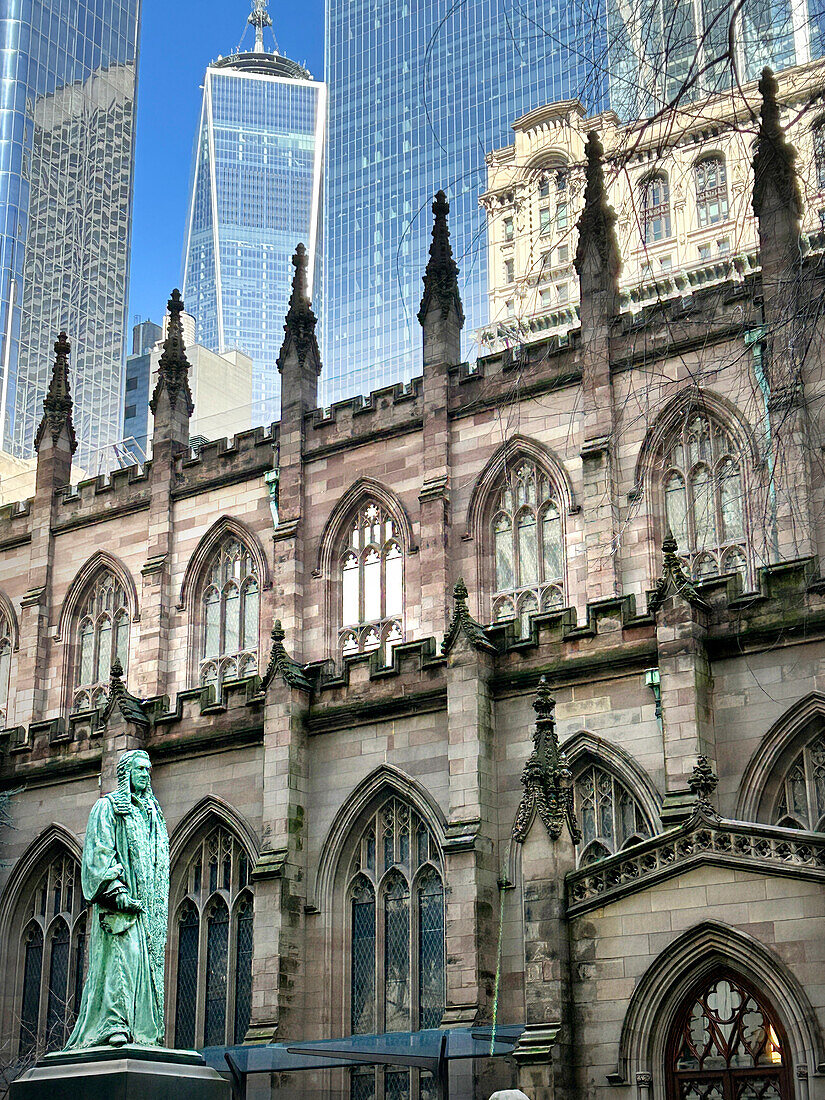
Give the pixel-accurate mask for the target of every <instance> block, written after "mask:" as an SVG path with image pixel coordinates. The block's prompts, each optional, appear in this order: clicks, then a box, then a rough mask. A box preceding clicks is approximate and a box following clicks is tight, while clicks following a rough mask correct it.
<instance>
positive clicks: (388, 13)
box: [321, 0, 605, 402]
mask: <svg viewBox="0 0 825 1100" xmlns="http://www.w3.org/2000/svg"><path fill="white" fill-rule="evenodd" d="M603 3H604V0H571V2H570V3H569V4H564V3H561V2H560V0H525V2H521V0H467V2H466V3H464V4H447V3H446V2H444V0H426V2H420V3H413V2H411V0H400V2H399V0H329V3H328V4H327V36H326V76H327V82H328V84H329V89H330V111H329V132H328V140H327V158H326V165H325V186H324V195H325V215H324V247H325V256H324V293H323V306H324V308H323V314H322V323H323V325H322V327H323V339H324V373H323V375H322V379H321V384H322V387H323V394H324V400H325V401H327V402H329V401H333V400H337V399H338V398H339V397H342V396H346V395H348V394H351V393H363V392H368V391H369V390H370V389H373V388H375V387H376V386H378V385H383V384H386V383H389V382H393V381H397V380H401V379H408V378H410V377H411V376H412V375H413V374H415V373H418V363H419V344H420V332H419V325H418V321H417V319H416V313H417V310H418V305H419V301H420V299H421V272H420V258H421V256H422V255H426V253H427V249H428V247H429V232H430V203H431V202H432V198H433V195H434V194H435V192H436V191H437V190H438V189H439V188H444V190H445V191H446V193H447V197H448V199H449V201H450V232H451V240H452V243H453V249H454V252H455V255H456V260H457V262H458V265H459V268H460V269H461V270H460V285H461V295H462V300H463V302H464V309H465V312H466V315H467V323H466V325H465V329H464V332H465V346H464V354H465V355H467V356H469V357H472V356H473V354H474V345H473V344H472V337H471V334H472V332H473V330H474V329H476V328H477V327H478V326H479V325H481V324H483V323H484V321H485V320H486V289H487V259H486V251H485V243H484V213H483V211H482V210H481V209H480V208H479V205H478V197H479V195H480V194H481V192H482V191H483V190H484V189H485V185H486V167H485V154H487V153H488V152H489V151H490V150H491V149H496V148H497V147H498V146H501V145H505V144H509V143H510V141H511V140H512V130H511V123H512V121H513V119H514V118H518V117H520V116H521V115H524V114H526V113H527V112H528V111H530V110H532V109H533V108H535V107H539V106H541V105H542V104H544V103H550V102H553V101H554V100H558V99H567V98H571V99H573V98H577V99H580V100H581V101H582V102H584V103H585V104H586V105H587V107H588V109H590V110H595V109H598V108H599V107H600V106H601V103H602V98H603V90H604V87H605V80H604V75H603V63H604V60H603V57H602V54H603V51H604V34H603V22H604V20H603ZM365 320H366V321H367V323H366V324H365Z"/></svg>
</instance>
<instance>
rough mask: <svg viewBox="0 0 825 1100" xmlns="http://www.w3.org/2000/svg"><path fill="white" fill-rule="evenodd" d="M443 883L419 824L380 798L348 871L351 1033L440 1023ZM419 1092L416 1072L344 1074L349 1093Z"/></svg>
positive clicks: (422, 1089) (401, 806)
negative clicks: (376, 1090)
mask: <svg viewBox="0 0 825 1100" xmlns="http://www.w3.org/2000/svg"><path fill="white" fill-rule="evenodd" d="M443 883H444V878H443V870H442V866H441V860H440V856H439V852H438V848H437V846H436V844H435V841H434V838H433V836H432V833H431V832H430V830H429V828H428V826H427V825H426V823H425V822H424V821H423V820H422V819H421V818H420V817H419V816H418V815H417V814H416V813H415V811H414V810H412V809H411V808H410V807H409V806H408V805H407V804H406V803H404V802H402V801H401V800H400V799H398V798H390V799H388V800H387V801H385V802H384V803H383V804H382V805H381V806H380V807H379V809H378V810H377V811H376V812H375V813H373V814H372V815H371V816H370V818H369V820H368V821H367V823H366V825H365V826H364V827H363V830H362V832H361V835H360V838H359V840H358V843H357V845H356V847H355V851H354V854H353V857H352V861H351V864H350V870H349V878H348V887H347V920H348V923H349V943H350V982H349V1024H350V1030H351V1032H352V1033H353V1034H356V1035H360V1034H369V1033H371V1032H374V1031H410V1030H413V1031H415V1030H418V1029H419V1028H430V1027H438V1026H439V1025H440V1023H441V1017H442V1015H443V1013H444V1005H445V998H446V991H445V976H444V885H443ZM376 1088H379V1089H380V1090H382V1091H380V1092H377V1093H376V1092H375V1091H374V1090H375V1089H376ZM392 1090H396V1091H395V1092H393V1091H392ZM397 1090H401V1091H397ZM425 1093H426V1082H425V1081H424V1079H423V1075H422V1074H420V1073H418V1071H416V1070H413V1071H411V1072H410V1073H407V1072H406V1071H404V1072H398V1071H393V1070H389V1069H388V1070H382V1069H378V1070H376V1071H372V1070H369V1071H367V1072H361V1071H357V1072H354V1073H353V1074H352V1077H351V1096H352V1097H360V1096H365V1097H371V1096H373V1095H376V1096H377V1095H383V1096H384V1098H385V1100H386V1097H388V1096H390V1095H398V1096H404V1097H409V1096H416V1097H419V1096H424V1095H425Z"/></svg>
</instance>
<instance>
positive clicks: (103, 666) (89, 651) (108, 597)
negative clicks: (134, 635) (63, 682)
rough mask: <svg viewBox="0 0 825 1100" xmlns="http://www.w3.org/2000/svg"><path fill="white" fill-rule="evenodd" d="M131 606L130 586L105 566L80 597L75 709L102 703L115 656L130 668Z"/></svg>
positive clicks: (77, 615) (74, 696) (75, 638)
mask: <svg viewBox="0 0 825 1100" xmlns="http://www.w3.org/2000/svg"><path fill="white" fill-rule="evenodd" d="M130 619H131V609H130V607H129V599H128V596H127V594H126V589H125V587H124V585H123V584H122V583H121V581H120V580H119V579H118V577H116V576H115V574H114V573H113V572H112V571H111V570H109V569H103V570H101V571H100V572H99V573H98V574H97V575H96V576H95V578H94V580H93V581H92V582H91V584H90V585H89V586H88V588H87V590H86V593H85V595H84V597H83V598H82V599H81V600H80V603H79V605H78V610H77V613H76V616H75V626H74V658H75V659H74V676H73V682H74V684H73V694H72V704H73V707H72V709H73V710H88V709H90V708H91V707H100V706H102V705H103V704H104V703H105V701H106V690H107V688H108V685H109V678H110V672H111V668H112V665H113V664H114V661H115V658H116V657H117V658H118V659H119V660H120V663H121V665H122V666H123V671H124V673H127V672H128V669H129V631H130Z"/></svg>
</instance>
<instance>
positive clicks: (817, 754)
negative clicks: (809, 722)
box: [773, 733, 825, 833]
mask: <svg viewBox="0 0 825 1100" xmlns="http://www.w3.org/2000/svg"><path fill="white" fill-rule="evenodd" d="M773 818H774V822H775V823H776V824H777V825H786V826H789V827H790V828H793V829H812V830H814V831H816V832H818V833H822V832H825V735H823V734H821V733H820V734H819V736H818V737H817V738H816V739H815V740H814V741H812V742H811V743H810V744H809V745H806V746H805V748H804V749H803V750H802V752H800V753H799V755H798V756H797V757H796V759H795V760H794V762H793V763H792V764H791V766H790V768H788V771H787V772H786V773H785V777H784V779H783V780H782V786H781V788H780V790H779V795H778V797H777V799H776V806H775V808H774V815H773Z"/></svg>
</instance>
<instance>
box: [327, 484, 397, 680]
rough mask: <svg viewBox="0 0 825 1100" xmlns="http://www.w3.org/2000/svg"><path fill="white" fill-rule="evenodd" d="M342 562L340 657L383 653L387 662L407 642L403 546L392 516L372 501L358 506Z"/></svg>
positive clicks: (348, 533) (350, 526) (348, 534)
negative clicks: (400, 643) (396, 649)
mask: <svg viewBox="0 0 825 1100" xmlns="http://www.w3.org/2000/svg"><path fill="white" fill-rule="evenodd" d="M346 531H347V535H346V540H345V546H344V549H343V552H342V554H341V557H340V561H339V569H340V574H339V575H340V582H341V612H340V614H341V618H340V628H339V631H338V647H339V652H340V653H342V654H343V656H345V657H348V656H350V655H351V654H354V653H369V652H372V651H373V650H379V651H380V653H381V655H382V657H383V659H384V660H385V661H387V660H388V659H389V655H390V653H391V652H392V649H393V646H396V645H397V644H398V643H399V642H402V641H403V640H404V545H403V542H402V540H401V533H400V531H399V530H398V526H397V524H396V522H395V520H394V519H393V518H392V516H391V515H390V514H389V512H388V511H387V510H386V509H385V508H382V507H381V505H379V504H378V503H377V502H376V501H374V500H368V501H365V502H364V503H362V504H360V505H359V507H358V509H357V511H356V512H355V513H354V514H353V516H352V519H351V521H350V523H349V524H348V526H347V528H346Z"/></svg>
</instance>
